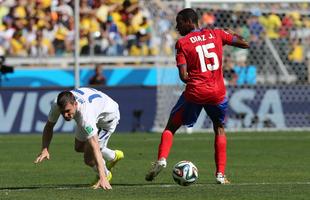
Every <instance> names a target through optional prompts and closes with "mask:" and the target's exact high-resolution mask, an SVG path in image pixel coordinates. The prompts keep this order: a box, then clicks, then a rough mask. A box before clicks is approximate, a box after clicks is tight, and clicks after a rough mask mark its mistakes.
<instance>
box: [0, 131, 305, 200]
mask: <svg viewBox="0 0 310 200" xmlns="http://www.w3.org/2000/svg"><path fill="white" fill-rule="evenodd" d="M227 139H228V152H227V154H228V160H227V172H226V173H227V176H228V178H229V179H230V181H231V182H232V184H230V185H217V184H215V179H214V168H215V166H214V160H213V140H214V136H213V134H206V133H199V134H198V133H196V134H190V135H186V134H177V135H176V136H175V137H174V145H173V148H172V150H171V153H170V157H169V159H168V166H167V168H166V169H165V170H164V171H163V172H162V173H161V174H160V175H159V176H158V177H157V178H156V180H155V181H154V182H151V183H149V182H146V181H145V180H144V176H145V173H146V171H147V170H148V169H149V167H150V163H151V161H154V160H155V158H156V155H157V147H158V144H159V140H160V134H151V133H134V134H133V133H130V134H118V133H114V135H112V137H111V139H110V147H111V148H113V149H121V150H123V151H124V153H125V159H124V160H122V161H121V162H120V163H118V164H117V166H116V167H115V169H114V170H113V180H112V187H113V190H111V191H103V190H93V189H91V188H90V185H89V184H90V183H91V182H92V181H93V180H94V178H95V174H94V172H93V171H92V169H91V168H88V167H87V166H85V165H84V163H83V158H82V154H79V153H76V152H74V150H73V142H74V136H73V135H72V134H70V135H69V134H55V135H54V138H53V141H52V143H51V146H50V154H51V159H50V160H49V161H45V162H43V163H41V164H40V165H35V164H33V161H34V159H35V157H36V155H37V154H38V153H39V151H40V147H41V135H35V134H33V135H1V136H0V199H1V200H6V199H14V200H19V199H22V200H24V199H29V200H30V199H31V200H34V199H40V200H42V199H44V200H47V199H51V200H56V199H57V200H68V199H69V200H71V199H72V200H77V199H83V200H85V199H87V200H88V199H105V200H106V199H115V200H122V199H124V200H140V199H141V200H150V199H169V200H173V199H175V200H183V199H184V200H197V199H203V200H213V199H214V200H226V199H234V200H242V199H244V200H258V199H260V200H269V199H277V200H286V199H291V200H299V199H309V197H310V156H309V147H310V133H309V132H261V133H255V132H250V133H229V134H227ZM180 160H190V161H192V162H193V163H194V164H195V165H196V166H197V167H198V170H199V179H198V181H197V183H196V184H194V185H191V186H188V187H182V186H178V185H177V184H175V183H174V182H173V179H172V176H171V169H172V166H173V165H174V164H175V163H176V162H178V161H180Z"/></svg>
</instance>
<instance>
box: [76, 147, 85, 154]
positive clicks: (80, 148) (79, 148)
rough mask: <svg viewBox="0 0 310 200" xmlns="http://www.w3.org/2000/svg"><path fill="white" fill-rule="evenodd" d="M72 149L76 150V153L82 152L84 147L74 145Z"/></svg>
mask: <svg viewBox="0 0 310 200" xmlns="http://www.w3.org/2000/svg"><path fill="white" fill-rule="evenodd" d="M74 150H75V151H76V152H78V153H81V152H84V148H83V147H81V146H75V147H74Z"/></svg>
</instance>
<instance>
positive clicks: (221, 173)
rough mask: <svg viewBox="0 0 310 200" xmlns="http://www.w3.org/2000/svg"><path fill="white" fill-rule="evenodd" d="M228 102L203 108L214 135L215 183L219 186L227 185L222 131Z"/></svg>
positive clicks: (224, 144)
mask: <svg viewBox="0 0 310 200" xmlns="http://www.w3.org/2000/svg"><path fill="white" fill-rule="evenodd" d="M227 106H228V101H227V99H226V98H225V100H224V101H223V102H222V103H220V104H219V105H206V106H205V107H204V108H205V110H206V112H207V114H208V115H209V117H210V118H211V120H212V122H213V129H214V133H215V139H214V159H215V165H216V173H215V174H216V181H217V183H220V184H228V183H229V181H228V180H227V178H226V177H225V168H226V159H227V158H226V146H227V141H226V134H225V129H224V120H225V115H226V111H227Z"/></svg>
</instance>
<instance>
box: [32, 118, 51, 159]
mask: <svg viewBox="0 0 310 200" xmlns="http://www.w3.org/2000/svg"><path fill="white" fill-rule="evenodd" d="M55 124H56V123H54V122H50V121H47V122H46V124H45V126H44V129H43V135H42V150H41V153H39V155H38V157H37V158H36V160H35V161H34V163H40V162H42V161H43V160H45V159H47V160H49V159H50V155H49V152H48V148H49V145H50V143H51V141H52V138H53V129H54V126H55Z"/></svg>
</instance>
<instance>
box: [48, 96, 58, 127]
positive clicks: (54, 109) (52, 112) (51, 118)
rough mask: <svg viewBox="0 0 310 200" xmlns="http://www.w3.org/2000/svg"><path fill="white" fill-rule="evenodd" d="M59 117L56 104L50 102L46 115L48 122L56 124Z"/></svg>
mask: <svg viewBox="0 0 310 200" xmlns="http://www.w3.org/2000/svg"><path fill="white" fill-rule="evenodd" d="M59 116H60V111H59V108H58V105H57V103H56V100H54V101H53V102H52V105H51V109H50V112H49V113H48V121H50V122H53V123H56V122H57V120H58V118H59Z"/></svg>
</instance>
